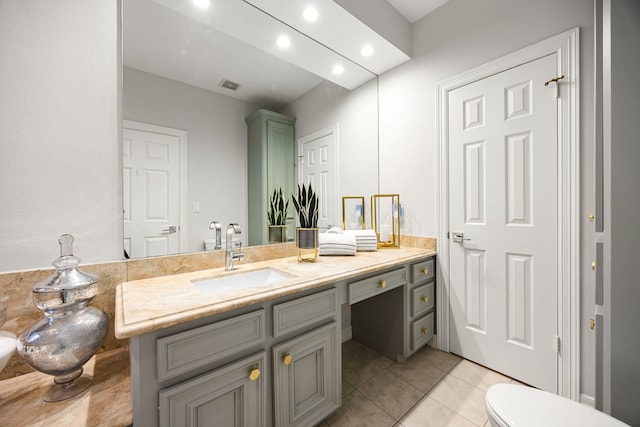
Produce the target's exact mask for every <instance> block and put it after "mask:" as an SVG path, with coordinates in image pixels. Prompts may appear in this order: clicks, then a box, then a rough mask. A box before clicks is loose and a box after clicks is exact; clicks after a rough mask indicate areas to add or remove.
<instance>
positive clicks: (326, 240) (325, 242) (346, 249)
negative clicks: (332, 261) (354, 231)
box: [318, 227, 357, 255]
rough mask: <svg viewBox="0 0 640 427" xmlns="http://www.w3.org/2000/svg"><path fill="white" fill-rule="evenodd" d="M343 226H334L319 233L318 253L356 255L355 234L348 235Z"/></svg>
mask: <svg viewBox="0 0 640 427" xmlns="http://www.w3.org/2000/svg"><path fill="white" fill-rule="evenodd" d="M342 231H343V230H342V229H341V228H337V227H334V228H332V229H330V230H327V231H326V232H324V233H320V234H318V254H320V255H355V254H356V250H357V246H356V238H355V236H350V235H346V234H344V233H343V232H342Z"/></svg>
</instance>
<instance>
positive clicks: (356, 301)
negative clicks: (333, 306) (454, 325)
mask: <svg viewBox="0 0 640 427" xmlns="http://www.w3.org/2000/svg"><path fill="white" fill-rule="evenodd" d="M434 271H435V257H429V258H425V259H424V260H422V261H418V262H415V263H412V264H407V265H404V266H402V267H401V268H396V269H393V270H390V271H387V272H382V273H379V274H375V275H372V276H369V277H366V278H364V279H361V280H358V281H355V282H351V283H349V284H348V291H349V299H348V301H349V303H350V304H351V326H352V331H353V337H354V338H355V339H356V340H358V341H360V342H362V343H363V344H365V345H367V346H369V347H371V348H373V349H375V350H376V351H378V352H380V353H382V354H384V355H385V356H387V357H388V358H390V359H392V360H394V361H396V362H399V363H402V362H404V361H405V360H406V359H407V358H408V357H410V356H411V355H412V354H413V353H415V352H416V351H418V350H419V349H420V348H421V347H423V346H424V345H426V344H427V343H428V342H429V341H430V340H431V338H433V335H434V332H435V326H436V325H435V275H434Z"/></svg>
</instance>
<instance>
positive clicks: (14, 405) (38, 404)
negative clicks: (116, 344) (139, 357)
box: [0, 348, 133, 427]
mask: <svg viewBox="0 0 640 427" xmlns="http://www.w3.org/2000/svg"><path fill="white" fill-rule="evenodd" d="M82 375H83V376H92V377H93V384H92V385H91V387H89V388H88V389H87V390H86V391H84V392H82V393H81V394H79V395H77V396H74V397H72V398H70V399H67V400H63V401H62V402H55V403H46V402H44V401H43V400H42V395H43V394H44V393H45V392H46V391H47V389H48V388H49V387H50V386H51V385H52V384H53V376H51V375H46V374H43V373H40V372H33V373H30V374H25V375H19V376H17V377H15V378H10V379H7V380H3V381H0V425H1V426H2V427H12V426H16V427H22V426H31V427H39V426H42V427H45V426H65V427H85V426H105V427H106V426H109V427H124V426H130V425H131V423H132V418H133V417H132V410H131V396H130V380H129V351H128V349H126V348H122V349H118V350H112V351H108V352H103V353H99V354H98V355H96V356H93V357H92V358H91V359H90V360H89V361H88V362H87V363H86V364H85V365H84V373H83V374H82Z"/></svg>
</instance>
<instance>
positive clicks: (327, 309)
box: [273, 288, 339, 337]
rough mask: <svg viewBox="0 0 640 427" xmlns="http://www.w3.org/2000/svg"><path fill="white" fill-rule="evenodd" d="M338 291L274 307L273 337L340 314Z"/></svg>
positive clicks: (324, 292)
mask: <svg viewBox="0 0 640 427" xmlns="http://www.w3.org/2000/svg"><path fill="white" fill-rule="evenodd" d="M338 309H339V307H338V291H337V290H336V289H335V288H333V289H329V290H326V291H323V292H318V293H317V294H313V295H309V296H306V297H302V298H298V299H294V300H292V301H287V302H285V303H282V304H278V305H275V306H273V336H274V337H279V336H282V335H285V334H288V333H289V332H293V331H296V330H299V329H304V328H306V327H308V326H311V325H313V324H316V323H320V322H321V321H323V320H330V319H334V318H335V316H336V315H337V314H338Z"/></svg>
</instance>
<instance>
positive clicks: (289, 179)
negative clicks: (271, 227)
mask: <svg viewBox="0 0 640 427" xmlns="http://www.w3.org/2000/svg"><path fill="white" fill-rule="evenodd" d="M246 122H247V137H248V144H247V149H248V150H247V151H248V196H249V200H248V207H249V245H251V246H253V245H264V244H267V243H269V239H268V232H267V230H268V227H267V225H268V219H267V207H268V202H269V196H270V195H271V194H272V193H273V190H274V189H280V188H282V193H283V195H284V197H285V200H289V198H290V197H291V194H292V193H293V191H294V186H295V177H294V165H295V145H294V124H295V118H293V117H289V116H286V115H284V114H279V113H275V112H273V111H269V110H264V109H260V110H258V111H256V112H255V113H253V114H251V115H250V116H249V117H247V118H246ZM290 213H291V212H290ZM294 227H295V224H294V221H293V215H292V214H291V215H288V217H287V229H286V235H287V238H286V240H292V239H293V236H294V232H295V228H294Z"/></svg>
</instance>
